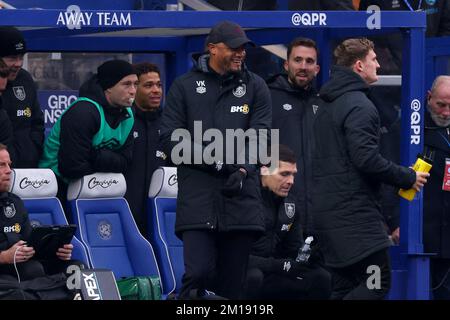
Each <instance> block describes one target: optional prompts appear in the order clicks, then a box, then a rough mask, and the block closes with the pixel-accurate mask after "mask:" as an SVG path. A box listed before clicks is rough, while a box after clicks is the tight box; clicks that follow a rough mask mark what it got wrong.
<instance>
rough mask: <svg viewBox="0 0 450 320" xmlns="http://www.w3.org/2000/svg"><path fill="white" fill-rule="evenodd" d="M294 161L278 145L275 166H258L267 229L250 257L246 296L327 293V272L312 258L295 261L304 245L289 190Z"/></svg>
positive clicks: (316, 296) (316, 295) (320, 296)
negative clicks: (271, 167) (271, 168)
mask: <svg viewBox="0 0 450 320" xmlns="http://www.w3.org/2000/svg"><path fill="white" fill-rule="evenodd" d="M296 162H297V159H296V156H295V154H294V152H293V151H292V150H291V149H289V148H288V147H286V146H284V145H280V146H279V162H278V165H277V167H276V168H275V169H274V170H270V169H269V168H268V167H266V166H263V167H262V168H261V185H262V188H261V189H262V197H263V201H264V202H263V206H264V209H263V210H264V215H265V222H266V232H265V233H264V235H263V236H262V237H261V238H259V239H258V241H257V242H256V243H255V244H254V246H253V248H252V251H251V254H250V257H249V262H248V267H249V270H248V274H247V281H246V284H247V290H246V291H247V298H249V299H295V300H296V299H323V300H326V299H328V297H329V296H330V293H331V276H330V274H329V273H328V272H327V271H326V270H324V269H322V268H321V267H320V266H318V265H317V264H315V262H314V261H312V260H313V257H310V258H309V259H308V260H306V261H296V257H297V254H298V252H299V249H300V248H301V247H302V245H303V234H302V225H301V224H300V217H299V214H300V212H299V208H298V205H297V196H296V195H295V196H292V195H291V194H290V192H289V191H290V190H291V187H292V186H293V184H294V177H295V176H296V173H297V165H296ZM297 177H298V175H297Z"/></svg>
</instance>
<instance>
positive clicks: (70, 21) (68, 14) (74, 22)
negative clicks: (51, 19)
mask: <svg viewBox="0 0 450 320" xmlns="http://www.w3.org/2000/svg"><path fill="white" fill-rule="evenodd" d="M56 25H57V26H66V27H67V28H68V29H81V27H84V26H91V25H92V26H114V27H122V26H131V25H132V22H131V14H130V13H129V12H128V13H127V12H101V11H100V12H83V11H81V9H80V7H79V6H77V5H71V6H69V7H67V10H66V11H60V12H59V14H58V19H57V21H56Z"/></svg>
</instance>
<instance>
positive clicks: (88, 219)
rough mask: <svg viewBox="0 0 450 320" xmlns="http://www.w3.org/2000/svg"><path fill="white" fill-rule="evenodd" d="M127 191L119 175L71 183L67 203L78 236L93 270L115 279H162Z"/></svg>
mask: <svg viewBox="0 0 450 320" xmlns="http://www.w3.org/2000/svg"><path fill="white" fill-rule="evenodd" d="M125 191H126V182H125V178H124V176H123V175H122V174H118V173H95V174H91V175H87V176H84V177H82V178H81V179H79V180H76V181H74V182H72V183H70V184H69V187H68V192H67V200H68V206H69V207H70V209H71V214H72V219H73V221H74V222H75V223H76V224H77V225H78V229H77V236H79V238H80V240H81V241H82V242H83V243H84V244H85V245H86V248H87V252H88V257H89V261H90V263H91V265H92V268H106V269H110V270H112V271H113V273H114V276H115V277H116V279H120V278H122V277H134V276H158V277H160V273H159V268H158V265H157V263H156V259H155V255H154V252H153V248H152V246H151V245H150V243H149V242H148V241H147V240H146V239H145V238H144V237H143V236H142V235H141V233H140V232H139V230H138V227H137V225H136V222H135V221H134V218H133V216H132V214H131V210H130V207H129V205H128V202H127V201H126V200H125V198H124V197H123V196H124V194H125ZM160 278H161V277H160Z"/></svg>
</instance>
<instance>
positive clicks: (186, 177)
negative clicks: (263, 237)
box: [161, 21, 272, 299]
mask: <svg viewBox="0 0 450 320" xmlns="http://www.w3.org/2000/svg"><path fill="white" fill-rule="evenodd" d="M247 43H250V40H249V39H248V38H247V36H246V35H245V32H244V31H243V30H242V28H241V27H240V26H239V25H237V24H236V23H234V22H230V21H223V22H220V23H218V24H217V25H215V26H214V27H213V28H212V29H211V31H210V33H209V35H208V37H207V39H206V46H207V50H208V53H207V54H202V55H200V56H199V57H198V59H197V60H196V61H195V66H194V68H193V70H192V71H190V72H188V73H187V74H185V75H183V76H181V77H179V78H178V79H176V80H175V82H174V83H173V85H172V87H171V88H170V91H169V93H168V96H167V101H166V105H165V108H164V111H163V116H162V125H161V139H162V142H163V144H164V148H165V151H166V154H167V155H170V156H171V160H172V162H173V163H174V164H176V165H177V166H178V171H177V172H178V199H177V216H176V224H175V231H176V233H177V235H178V236H179V237H180V238H181V239H182V240H183V244H184V246H183V249H184V264H185V274H184V276H183V286H182V288H181V292H180V298H181V299H187V298H190V297H194V298H195V297H198V296H199V295H202V294H203V292H205V291H204V290H205V289H215V290H216V292H217V293H218V294H219V295H222V296H224V297H226V298H230V299H237V298H239V297H240V293H241V292H242V285H243V282H244V278H245V273H246V270H247V261H248V255H249V252H250V248H251V246H252V244H253V242H254V240H255V238H256V236H257V234H259V233H261V232H263V231H264V218H263V214H262V211H261V201H262V200H261V194H260V191H259V188H258V187H259V178H258V172H257V167H256V163H257V161H255V162H253V161H252V159H253V158H254V156H255V154H252V152H251V151H249V149H250V148H249V143H248V142H246V143H245V146H244V150H238V152H234V151H235V150H234V144H235V143H234V140H241V141H242V140H246V139H245V137H244V132H243V130H248V129H253V130H256V131H255V132H260V131H258V130H261V131H264V130H265V131H266V133H267V131H268V129H269V128H270V125H271V121H272V116H271V103H270V96H269V90H268V88H267V86H266V84H265V83H264V81H263V80H262V79H261V78H260V77H259V76H257V75H256V74H254V73H252V72H250V71H248V70H247V69H246V67H245V65H244V59H245V45H246V44H247ZM179 128H181V130H180V129H179ZM176 129H179V130H176ZM226 131H227V133H228V134H229V133H230V131H231V132H232V133H233V134H234V135H235V137H234V138H233V139H231V140H233V143H230V142H229V141H227V139H226V138H225V133H226ZM204 133H205V135H206V134H207V133H208V134H209V133H218V135H221V137H222V141H223V142H224V144H225V145H221V144H220V143H218V142H217V141H214V143H213V142H212V141H211V138H209V140H208V138H207V137H206V136H205V138H203V137H204V136H203V134H204ZM179 134H181V138H180V135H179ZM192 137H193V138H192ZM257 138H258V139H260V138H262V136H261V134H260V133H259V136H258V137H257ZM180 139H182V141H181V142H180V143H179V144H184V145H186V144H187V146H188V147H186V148H185V149H183V150H182V151H180V152H179V153H177V150H179V146H178V145H177V142H176V140H180ZM209 142H211V143H209ZM213 145H214V146H217V145H219V146H218V147H217V148H214V147H213ZM175 147H176V148H175ZM253 147H254V146H253ZM172 150H173V153H172ZM239 151H243V152H242V153H241V152H239ZM214 152H215V153H214ZM181 153H182V154H181ZM230 155H233V157H230ZM241 155H245V157H244V159H242V157H241ZM224 156H227V159H224ZM180 157H181V158H182V159H179V158H180ZM177 158H178V159H177Z"/></svg>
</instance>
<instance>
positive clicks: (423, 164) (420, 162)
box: [398, 152, 433, 201]
mask: <svg viewBox="0 0 450 320" xmlns="http://www.w3.org/2000/svg"><path fill="white" fill-rule="evenodd" d="M432 159H433V153H432V152H431V153H430V154H429V155H428V156H426V155H420V154H419V156H418V157H417V160H416V163H415V164H414V166H413V167H412V168H413V170H414V171H416V172H417V171H421V172H429V171H430V170H431V167H432V163H433V160H432ZM416 192H417V191H416V189H413V188H411V189H408V190H404V189H400V190H399V191H398V195H399V196H400V197H402V198H405V199H406V200H408V201H412V200H413V199H414V197H415V195H416Z"/></svg>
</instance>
